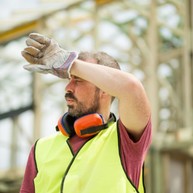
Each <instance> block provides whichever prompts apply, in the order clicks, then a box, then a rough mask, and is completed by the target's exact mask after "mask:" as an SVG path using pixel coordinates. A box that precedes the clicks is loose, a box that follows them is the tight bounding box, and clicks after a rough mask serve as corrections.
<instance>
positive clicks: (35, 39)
mask: <svg viewBox="0 0 193 193" xmlns="http://www.w3.org/2000/svg"><path fill="white" fill-rule="evenodd" d="M26 44H27V47H26V48H25V49H24V50H23V51H22V56H23V57H24V58H25V59H26V60H27V61H28V62H29V63H30V64H28V65H25V66H24V68H25V69H26V70H29V71H31V72H40V73H44V74H47V73H50V74H54V75H56V76H58V77H60V78H68V77H69V74H68V72H69V71H70V67H71V65H72V64H73V62H74V60H75V59H76V58H77V56H78V54H77V53H76V52H68V51H66V50H64V49H62V48H60V46H59V45H58V43H57V42H56V41H54V40H53V39H49V38H48V37H46V36H43V35H41V34H38V33H31V34H30V35H29V37H28V38H27V40H26Z"/></svg>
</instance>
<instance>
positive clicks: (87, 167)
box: [34, 123, 144, 193]
mask: <svg viewBox="0 0 193 193" xmlns="http://www.w3.org/2000/svg"><path fill="white" fill-rule="evenodd" d="M67 139H68V138H67V137H65V136H64V135H62V134H61V133H57V134H56V135H54V136H51V137H47V138H43V139H40V140H39V141H38V142H37V144H36V148H35V158H36V164H37V169H38V174H37V176H36V178H35V180H34V184H35V192H36V193H45V192H46V193H134V192H140V193H143V192H144V187H143V179H142V176H143V175H142V172H141V178H140V185H139V188H138V190H136V188H135V187H134V186H133V185H132V183H131V182H130V180H129V178H128V177H127V175H126V173H125V172H124V169H123V166H122V164H121V159H120V152H119V145H118V134H117V127H116V123H114V124H113V125H111V126H110V127H109V128H108V129H106V130H103V131H101V132H100V133H99V134H97V135H96V136H95V137H93V138H92V139H90V140H89V141H87V142H86V143H85V144H84V145H83V146H82V147H81V148H80V150H79V151H78V153H77V154H76V155H75V156H73V153H72V151H71V149H70V147H69V145H68V140H67Z"/></svg>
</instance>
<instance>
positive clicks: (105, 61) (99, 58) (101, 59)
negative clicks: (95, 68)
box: [78, 52, 120, 70]
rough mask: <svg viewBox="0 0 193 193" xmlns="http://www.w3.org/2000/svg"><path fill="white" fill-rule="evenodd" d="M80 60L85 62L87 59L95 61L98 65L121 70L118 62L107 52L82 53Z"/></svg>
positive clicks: (79, 56)
mask: <svg viewBox="0 0 193 193" xmlns="http://www.w3.org/2000/svg"><path fill="white" fill-rule="evenodd" d="M78 59H80V60H83V61H85V60H87V59H95V60H96V63H97V64H100V65H103V66H108V67H111V68H116V69H119V70H120V66H119V64H118V62H117V61H116V60H115V59H114V58H113V57H112V56H110V55H109V54H107V53H105V52H80V53H79V55H78Z"/></svg>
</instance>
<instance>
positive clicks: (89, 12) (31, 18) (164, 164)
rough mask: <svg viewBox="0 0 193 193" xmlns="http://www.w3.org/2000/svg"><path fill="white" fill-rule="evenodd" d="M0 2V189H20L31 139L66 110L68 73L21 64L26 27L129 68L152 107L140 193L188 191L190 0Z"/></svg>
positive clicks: (191, 190) (192, 187) (191, 148)
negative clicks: (39, 70) (59, 74)
mask: <svg viewBox="0 0 193 193" xmlns="http://www.w3.org/2000/svg"><path fill="white" fill-rule="evenodd" d="M0 8H1V13H0V193H18V192H19V190H20V186H21V183H22V179H23V175H24V172H25V167H26V163H27V159H28V155H29V152H30V149H31V147H32V145H33V144H34V143H35V141H36V140H37V139H39V138H41V137H44V136H48V135H50V134H52V133H54V132H55V126H56V124H57V121H58V117H59V116H60V115H61V114H63V113H64V112H66V111H67V107H66V104H65V100H64V93H65V89H64V88H65V84H66V80H63V79H59V78H57V77H55V76H51V75H42V74H39V73H30V72H28V71H26V70H24V68H23V66H24V65H25V64H26V61H25V60H24V58H23V57H22V56H21V51H22V50H23V49H24V47H25V46H26V44H25V41H26V38H27V36H28V35H29V34H30V33H31V32H37V33H40V34H44V35H46V36H48V37H50V38H53V39H55V40H56V41H57V42H59V44H60V46H61V47H62V48H64V49H66V50H76V51H82V50H83V51H84V50H85V51H93V50H101V51H105V52H107V53H109V54H110V55H112V56H113V57H114V58H116V60H117V61H118V62H119V64H120V66H121V69H122V70H124V71H126V72H129V73H132V74H133V75H135V76H136V77H137V78H138V79H139V80H140V81H141V82H142V84H143V85H144V87H145V90H146V92H147V94H148V97H149V100H150V103H151V110H152V122H153V139H152V143H151V147H150V149H149V151H148V155H147V157H146V160H145V165H144V167H145V168H144V177H145V187H146V192H147V193H193V101H192V99H193V0H184V1H182V0H143V1H140V0H65V1H62V0H29V1H25V0H13V1H12V0H7V1H6V0H0ZM115 78H118V77H115ZM116 105H117V103H116V102H115V104H114V107H115V108H114V107H113V109H112V110H113V111H116V109H117V108H116ZM117 113H118V112H115V114H117Z"/></svg>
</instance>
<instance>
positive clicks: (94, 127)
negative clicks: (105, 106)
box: [56, 113, 116, 137]
mask: <svg viewBox="0 0 193 193" xmlns="http://www.w3.org/2000/svg"><path fill="white" fill-rule="evenodd" d="M115 121H116V117H115V115H114V114H113V113H111V114H110V118H109V120H108V122H107V123H105V124H104V120H103V117H102V115H100V114H98V113H93V114H88V115H85V116H83V117H80V118H78V119H76V118H75V117H72V116H70V115H69V114H68V113H65V114H64V115H63V116H62V117H61V118H60V119H59V120H58V125H57V126H56V130H57V131H61V132H62V134H63V135H65V136H73V135H74V134H75V133H76V134H77V135H78V136H79V137H89V136H92V135H96V134H97V133H98V132H99V131H101V130H103V129H106V128H108V127H109V125H110V124H111V123H112V122H115Z"/></svg>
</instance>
